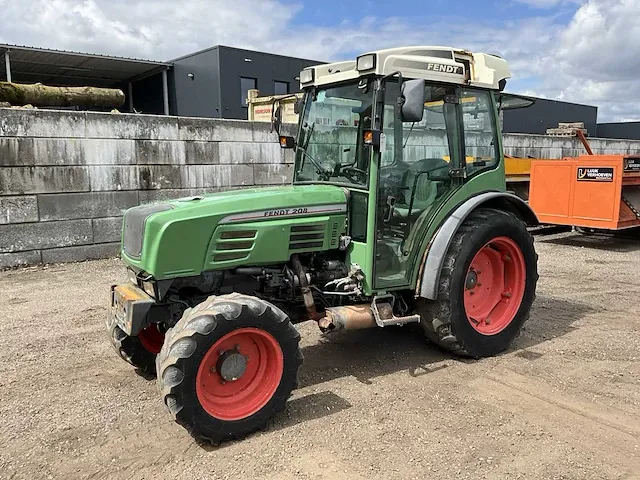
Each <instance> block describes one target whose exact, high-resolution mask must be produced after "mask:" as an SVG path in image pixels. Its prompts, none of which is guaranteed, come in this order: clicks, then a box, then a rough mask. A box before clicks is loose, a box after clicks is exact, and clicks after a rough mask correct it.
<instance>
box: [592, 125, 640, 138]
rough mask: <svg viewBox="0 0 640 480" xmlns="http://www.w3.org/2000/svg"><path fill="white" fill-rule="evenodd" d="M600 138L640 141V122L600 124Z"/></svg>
mask: <svg viewBox="0 0 640 480" xmlns="http://www.w3.org/2000/svg"><path fill="white" fill-rule="evenodd" d="M598 137H600V138H619V139H621V140H640V122H616V123H599V124H598Z"/></svg>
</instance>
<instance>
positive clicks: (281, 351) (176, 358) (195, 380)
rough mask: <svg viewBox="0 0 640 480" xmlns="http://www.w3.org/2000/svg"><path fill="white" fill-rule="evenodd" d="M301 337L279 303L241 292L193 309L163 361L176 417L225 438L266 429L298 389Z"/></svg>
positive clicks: (165, 390) (162, 379) (206, 435)
mask: <svg viewBox="0 0 640 480" xmlns="http://www.w3.org/2000/svg"><path fill="white" fill-rule="evenodd" d="M299 342H300V334H299V333H298V331H297V330H296V329H295V328H294V327H293V325H292V324H291V322H290V321H289V318H288V317H287V316H286V315H285V314H284V313H283V312H282V311H281V310H280V309H278V308H277V307H275V306H273V305H271V304H270V303H268V302H265V301H263V300H260V299H258V298H255V297H250V296H246V295H240V294H235V293H234V294H230V295H223V296H219V297H211V298H209V299H208V300H206V301H204V302H203V303H201V304H200V305H198V306H197V307H195V308H193V309H190V310H187V311H186V312H185V313H184V316H183V317H182V319H181V320H180V321H179V322H178V323H177V324H176V326H175V327H173V328H172V329H170V330H169V331H168V332H167V338H166V341H165V343H164V346H163V347H162V350H161V351H160V354H159V355H158V357H157V359H156V365H157V370H158V385H159V387H160V390H161V393H162V397H163V400H164V402H165V404H166V405H167V407H168V409H169V411H170V412H171V413H172V415H173V416H174V418H175V420H176V421H177V422H178V423H180V424H181V425H182V426H184V427H185V428H186V429H187V430H188V431H189V432H190V433H191V434H192V435H193V436H194V437H196V438H199V439H203V440H207V441H210V442H212V443H220V442H221V441H224V440H229V439H237V438H242V437H244V436H245V435H247V434H249V433H251V432H253V431H255V430H258V429H261V428H264V427H266V425H267V422H268V421H269V419H270V418H271V417H272V416H273V415H274V414H276V413H277V412H279V411H281V410H284V408H285V404H286V401H287V399H288V398H289V396H290V394H291V391H292V390H293V389H294V388H295V387H296V386H297V374H298V368H299V367H300V365H301V363H302V353H301V351H300V349H299V347H298V343H299Z"/></svg>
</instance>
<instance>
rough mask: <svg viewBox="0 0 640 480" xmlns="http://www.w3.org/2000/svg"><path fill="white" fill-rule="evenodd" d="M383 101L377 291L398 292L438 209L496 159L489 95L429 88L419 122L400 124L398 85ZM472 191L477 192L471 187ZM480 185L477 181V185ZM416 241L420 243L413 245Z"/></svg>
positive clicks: (497, 163)
mask: <svg viewBox="0 0 640 480" xmlns="http://www.w3.org/2000/svg"><path fill="white" fill-rule="evenodd" d="M394 85H395V88H396V90H393V86H391V85H390V88H388V91H387V95H386V97H385V112H384V116H383V117H384V127H385V131H386V132H387V133H386V148H385V149H384V150H383V151H381V155H380V173H379V179H378V185H377V189H378V192H377V193H378V195H377V196H378V209H377V215H376V244H375V257H374V288H376V289H386V288H401V287H406V286H408V285H409V284H410V283H411V280H410V276H411V275H412V273H413V270H414V267H415V264H416V263H419V262H420V260H421V259H420V258H419V252H416V251H413V250H416V249H417V247H416V246H417V245H418V244H419V243H420V240H421V239H422V238H423V237H424V235H425V234H426V231H427V229H428V227H429V226H430V225H431V223H432V222H433V220H434V219H435V217H436V214H438V213H439V212H440V210H441V207H443V205H444V204H445V203H446V202H447V201H448V200H449V199H450V198H451V197H452V196H453V195H454V194H455V193H456V192H457V191H458V190H459V189H461V188H462V187H463V185H465V184H467V183H474V184H475V183H478V182H480V180H478V181H474V180H475V179H477V178H478V177H479V176H481V174H482V173H484V172H487V171H489V170H495V169H497V168H499V167H501V166H503V162H501V161H500V159H501V155H500V145H499V141H498V132H497V121H496V111H495V103H494V101H493V98H492V92H490V91H486V90H476V89H462V88H457V87H450V86H436V85H427V86H426V89H427V91H426V97H425V98H426V99H427V100H426V102H425V113H424V117H423V119H422V121H421V122H420V123H416V124H406V123H402V122H401V121H400V120H399V118H400V117H399V112H398V109H399V108H398V107H397V95H398V94H397V92H398V90H397V84H394ZM469 188H470V190H469V191H470V192H472V191H475V189H476V187H472V186H469ZM477 188H480V184H479V183H478V187H477ZM416 240H417V241H416Z"/></svg>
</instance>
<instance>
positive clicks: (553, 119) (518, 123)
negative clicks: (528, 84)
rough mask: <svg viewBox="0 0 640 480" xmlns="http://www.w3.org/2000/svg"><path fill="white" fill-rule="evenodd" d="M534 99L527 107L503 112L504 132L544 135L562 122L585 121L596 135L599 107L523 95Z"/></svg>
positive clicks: (592, 134)
mask: <svg viewBox="0 0 640 480" xmlns="http://www.w3.org/2000/svg"><path fill="white" fill-rule="evenodd" d="M522 98H527V99H529V100H532V101H533V104H532V105H531V106H529V107H525V108H517V109H514V110H505V111H504V112H503V115H504V116H503V130H502V131H503V132H504V133H532V134H538V135H544V134H546V132H547V128H557V126H558V123H560V122H584V126H585V128H586V129H587V131H588V132H589V135H590V136H592V137H595V136H596V130H597V122H598V107H594V106H590V105H580V104H577V103H568V102H560V101H556V100H546V99H544V98H533V97H522Z"/></svg>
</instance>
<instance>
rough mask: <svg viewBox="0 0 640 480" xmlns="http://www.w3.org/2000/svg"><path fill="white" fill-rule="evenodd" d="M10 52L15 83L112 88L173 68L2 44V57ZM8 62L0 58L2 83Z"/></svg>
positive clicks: (121, 58)
mask: <svg viewBox="0 0 640 480" xmlns="http://www.w3.org/2000/svg"><path fill="white" fill-rule="evenodd" d="M6 51H8V52H9V56H10V60H11V76H12V80H13V81H14V82H22V83H36V82H40V83H43V84H48V85H91V86H104V87H110V86H115V85H119V84H122V83H126V82H130V81H133V80H137V79H141V78H144V77H147V76H149V75H153V74H155V73H158V72H161V71H162V70H166V69H167V68H169V67H170V66H171V65H172V64H171V63H165V62H155V61H151V60H141V59H134V58H123V57H112V56H107V55H94V54H88V53H81V52H70V51H65V50H50V49H44V48H36V47H27V46H21V45H10V44H2V43H0V54H2V56H4V52H6ZM5 78H6V71H5V62H4V58H0V80H5Z"/></svg>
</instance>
